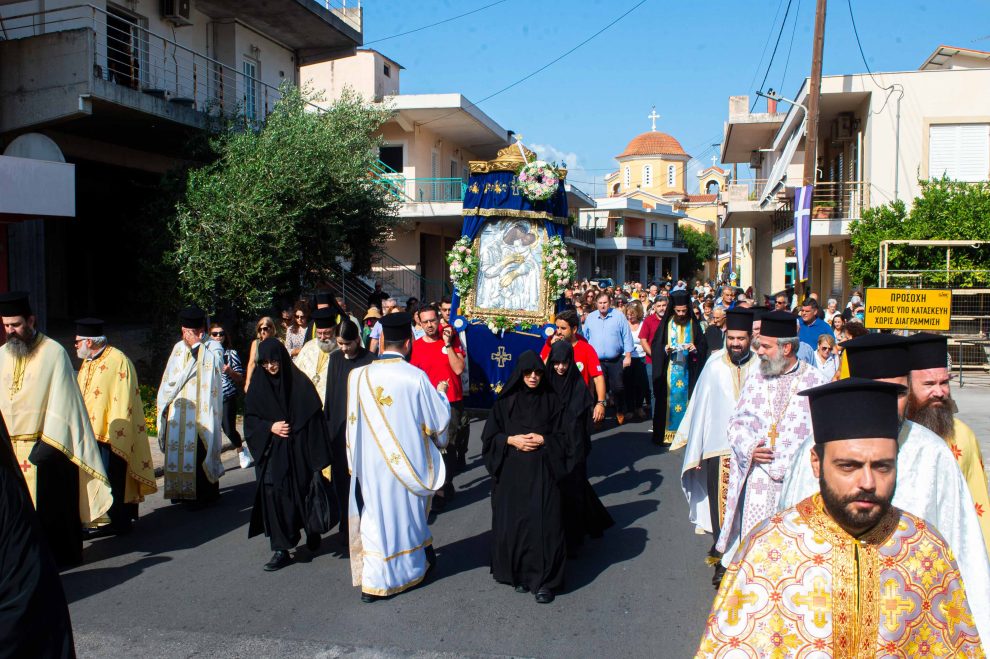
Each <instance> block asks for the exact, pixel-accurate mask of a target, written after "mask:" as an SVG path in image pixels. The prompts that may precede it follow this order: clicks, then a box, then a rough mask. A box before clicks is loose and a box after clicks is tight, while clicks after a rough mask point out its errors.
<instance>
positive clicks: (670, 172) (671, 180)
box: [667, 165, 677, 188]
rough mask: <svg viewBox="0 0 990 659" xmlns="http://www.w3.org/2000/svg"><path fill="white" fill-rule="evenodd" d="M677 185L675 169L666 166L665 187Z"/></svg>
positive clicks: (671, 166) (672, 166)
mask: <svg viewBox="0 0 990 659" xmlns="http://www.w3.org/2000/svg"><path fill="white" fill-rule="evenodd" d="M675 185H677V168H676V167H675V166H674V165H667V187H670V188H672V187H674V186H675Z"/></svg>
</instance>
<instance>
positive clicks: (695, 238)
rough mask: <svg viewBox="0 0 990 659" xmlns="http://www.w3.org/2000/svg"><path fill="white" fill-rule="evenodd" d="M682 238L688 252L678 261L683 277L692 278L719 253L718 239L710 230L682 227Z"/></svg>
mask: <svg viewBox="0 0 990 659" xmlns="http://www.w3.org/2000/svg"><path fill="white" fill-rule="evenodd" d="M681 240H683V241H684V245H685V247H687V250H688V251H687V252H686V253H684V254H681V255H680V257H679V259H678V263H679V266H680V268H679V269H680V274H681V279H690V278H691V277H693V276H694V275H695V273H697V272H698V271H699V270H701V269H702V268H704V267H705V262H706V261H708V260H709V259H713V258H715V256H716V255H717V254H718V241H717V240H715V238H713V237H712V235H711V234H710V233H708V232H706V231H705V232H703V231H696V230H694V229H691V228H689V227H681Z"/></svg>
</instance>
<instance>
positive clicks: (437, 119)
mask: <svg viewBox="0 0 990 659" xmlns="http://www.w3.org/2000/svg"><path fill="white" fill-rule="evenodd" d="M646 2H647V0H640V1H639V2H637V3H636V4H635V5H633V6H632V7H630V8H629V9H627V10H626V11H625V12H623V13H622V14H621V15H620V16H619V17H618V18H616V19H615V20H613V21H612V22H610V23H608V24H607V25H605V27H603V28H601V29H600V30H598V31H597V32H595V33H594V34H592V35H591V36H590V37H588V38H587V39H585V40H584V41H582V42H581V43H579V44H577V45H576V46H574V47H573V48H571V49H569V50H568V51H566V52H565V53H563V54H562V55H559V56H558V57H556V58H554V59H552V60H550V61H549V62H547V63H546V64H544V65H543V66H541V67H540V68H538V69H536V70H535V71H533V72H532V73H529V74H527V75H525V76H523V77H522V78H520V79H519V80H516V81H515V82H513V83H512V84H509V85H506V86H505V87H503V88H502V89H500V90H498V91H497V92H494V93H492V94H489V95H488V96H486V97H484V98H483V99H481V100H480V101H478V102H477V103H471V102H468V105H470V106H471V107H478V105H479V104H481V103H484V102H485V101H488V100H491V99H493V98H495V97H496V96H498V95H499V94H502V93H504V92H507V91H509V90H510V89H512V88H513V87H515V86H517V85H520V84H522V83H524V82H526V81H527V80H529V79H530V78H532V77H533V76H535V75H537V74H539V73H542V72H543V71H545V70H547V69H548V68H550V67H551V66H553V65H554V64H556V63H557V62H559V61H560V60H562V59H564V58H565V57H567V56H568V55H570V54H571V53H573V52H574V51H576V50H577V49H579V48H581V47H582V46H584V45H585V44H587V43H588V42H589V41H591V40H592V39H594V38H595V37H597V36H599V35H600V34H602V33H603V32H605V31H606V30H608V29H609V28H610V27H612V26H613V25H615V24H616V23H618V22H619V21H621V20H622V19H623V18H625V17H626V16H628V15H629V14H631V13H633V12H634V11H635V10H637V9H639V8H640V7H642V6H643V5H645V4H646ZM458 111H459V110H454V111H452V112H448V113H447V114H443V115H440V116H439V117H437V118H436V119H431V120H430V121H424V122H423V123H421V124H419V125H420V126H425V125H427V124H431V123H433V122H434V121H440V120H441V119H443V118H445V117H448V116H450V115H451V114H454V113H456V112H458Z"/></svg>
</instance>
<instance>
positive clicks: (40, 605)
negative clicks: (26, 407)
mask: <svg viewBox="0 0 990 659" xmlns="http://www.w3.org/2000/svg"><path fill="white" fill-rule="evenodd" d="M75 656H76V651H75V646H74V644H73V640H72V624H71V623H70V621H69V607H68V605H67V604H66V602H65V592H64V591H63V590H62V581H61V580H60V579H59V576H58V570H57V569H56V567H55V561H54V559H53V558H52V554H51V551H49V549H48V544H47V543H46V541H45V539H44V537H43V535H42V532H41V526H40V524H39V523H38V515H37V513H36V512H35V510H34V504H33V503H31V494H30V493H29V492H28V489H27V484H26V483H25V482H24V477H23V476H22V475H21V468H20V467H19V466H17V460H16V459H15V458H14V451H13V450H12V448H11V445H10V435H8V434H7V426H6V424H5V422H4V421H3V417H2V416H0V657H75Z"/></svg>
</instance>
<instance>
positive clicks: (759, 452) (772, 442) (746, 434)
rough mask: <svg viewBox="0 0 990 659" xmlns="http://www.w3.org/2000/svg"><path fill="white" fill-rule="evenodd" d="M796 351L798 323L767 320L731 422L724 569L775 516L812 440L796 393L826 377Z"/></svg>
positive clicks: (776, 316)
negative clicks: (796, 461)
mask: <svg viewBox="0 0 990 659" xmlns="http://www.w3.org/2000/svg"><path fill="white" fill-rule="evenodd" d="M797 351H798V331H797V318H796V317H795V316H793V315H792V314H790V313H788V312H786V311H773V312H771V313H768V314H766V315H765V316H763V322H762V323H761V325H760V342H759V346H758V348H757V351H756V352H757V355H759V358H760V368H759V370H758V371H756V372H754V373H752V374H751V375H750V377H749V378H747V379H746V383H745V384H744V385H743V390H742V393H741V394H740V396H739V402H738V403H737V404H736V408H735V411H734V412H733V413H732V416H731V417H730V418H729V428H728V439H729V448H730V449H732V454H731V456H730V458H729V486H728V491H727V493H726V496H725V521H724V523H723V525H722V530H721V533H720V535H719V537H718V543H716V545H715V548H716V549H717V550H718V551H720V552H722V553H723V557H722V564H723V565H726V566H727V565H728V564H729V561H731V560H732V554H733V552H734V551H735V547H736V545H737V544H738V543H739V542H740V540H742V539H743V538H745V537H746V536H747V535H748V534H749V532H750V530H752V529H753V527H754V526H756V525H757V524H759V523H760V522H762V521H763V520H764V519H766V518H767V517H769V516H770V515H772V514H773V513H775V512H776V511H777V500H778V499H779V497H780V490H781V487H782V486H783V483H784V477H785V476H786V475H787V474H788V472H790V471H791V467H792V466H793V464H794V458H795V456H796V455H797V448H798V447H799V446H800V445H801V443H802V442H803V441H804V439H805V437H809V436H810V435H811V419H810V417H809V412H808V399H807V398H804V397H802V396H798V395H797V392H799V391H801V390H803V389H810V388H811V387H816V386H818V385H820V384H824V383H825V377H824V376H823V375H822V373H821V371H819V370H818V369H817V368H815V367H814V366H811V365H809V364H807V363H805V362H802V361H799V360H798V357H797Z"/></svg>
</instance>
